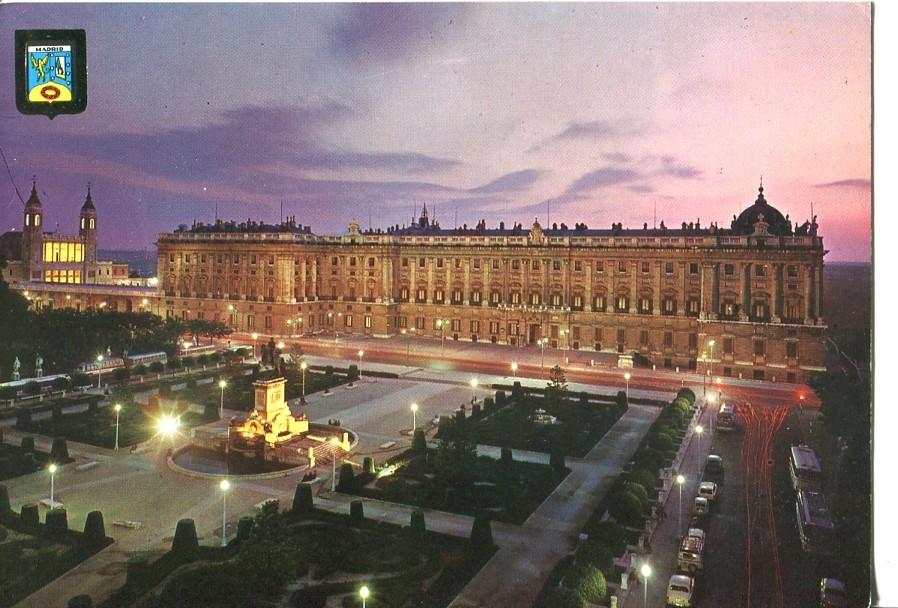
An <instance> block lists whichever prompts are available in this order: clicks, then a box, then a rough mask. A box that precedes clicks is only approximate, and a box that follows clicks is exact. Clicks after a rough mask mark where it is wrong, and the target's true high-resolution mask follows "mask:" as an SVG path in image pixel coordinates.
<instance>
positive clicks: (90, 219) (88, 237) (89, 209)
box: [78, 184, 97, 282]
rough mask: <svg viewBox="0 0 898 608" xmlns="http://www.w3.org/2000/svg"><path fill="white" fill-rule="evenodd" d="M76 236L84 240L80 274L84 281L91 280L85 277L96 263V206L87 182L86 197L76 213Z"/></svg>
mask: <svg viewBox="0 0 898 608" xmlns="http://www.w3.org/2000/svg"><path fill="white" fill-rule="evenodd" d="M78 236H80V237H81V240H82V241H83V242H84V270H83V272H82V275H81V276H82V277H84V280H85V282H92V281H88V280H87V279H88V277H90V275H89V274H88V268H93V267H94V266H95V265H96V263H97V208H96V207H94V201H93V198H91V196H90V184H87V198H85V199H84V204H83V205H81V212H80V213H79V214H78Z"/></svg>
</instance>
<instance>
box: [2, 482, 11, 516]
mask: <svg viewBox="0 0 898 608" xmlns="http://www.w3.org/2000/svg"><path fill="white" fill-rule="evenodd" d="M11 512H12V505H11V504H10V502H9V490H8V489H7V488H6V486H4V485H0V519H3V517H5V516H6V515H8V514H9V513H11Z"/></svg>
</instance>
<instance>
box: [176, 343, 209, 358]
mask: <svg viewBox="0 0 898 608" xmlns="http://www.w3.org/2000/svg"><path fill="white" fill-rule="evenodd" d="M214 352H218V349H217V348H215V345H214V344H194V343H193V342H184V343H183V344H182V345H181V347H180V348H179V349H178V356H179V357H198V356H200V355H211V354H212V353H214Z"/></svg>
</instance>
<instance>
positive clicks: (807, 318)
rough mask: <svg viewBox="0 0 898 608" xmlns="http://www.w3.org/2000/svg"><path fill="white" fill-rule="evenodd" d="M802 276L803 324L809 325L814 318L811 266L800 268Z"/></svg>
mask: <svg viewBox="0 0 898 608" xmlns="http://www.w3.org/2000/svg"><path fill="white" fill-rule="evenodd" d="M802 275H803V276H802V279H803V280H804V322H805V323H810V322H811V320H812V319H813V318H814V301H813V300H814V295H813V294H814V289H813V288H814V283H813V281H814V277H813V274H812V267H811V265H809V264H806V265H804V266H802Z"/></svg>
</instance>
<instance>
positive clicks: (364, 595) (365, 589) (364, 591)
mask: <svg viewBox="0 0 898 608" xmlns="http://www.w3.org/2000/svg"><path fill="white" fill-rule="evenodd" d="M369 595H371V591H370V590H369V589H368V587H367V586H365V585H362V588H361V589H359V597H361V598H362V608H365V602H366V601H367V599H368V596H369Z"/></svg>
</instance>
